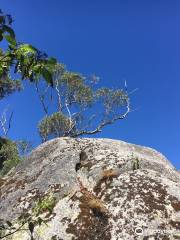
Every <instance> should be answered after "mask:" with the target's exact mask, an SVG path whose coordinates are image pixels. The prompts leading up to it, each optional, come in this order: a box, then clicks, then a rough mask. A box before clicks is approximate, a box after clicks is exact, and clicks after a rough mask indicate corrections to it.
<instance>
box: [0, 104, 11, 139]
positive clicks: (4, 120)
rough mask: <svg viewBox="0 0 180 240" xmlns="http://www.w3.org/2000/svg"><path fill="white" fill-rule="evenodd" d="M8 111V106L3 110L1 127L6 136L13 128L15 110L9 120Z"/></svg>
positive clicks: (0, 121)
mask: <svg viewBox="0 0 180 240" xmlns="http://www.w3.org/2000/svg"><path fill="white" fill-rule="evenodd" d="M7 111H8V108H6V109H5V110H4V111H3V113H2V115H1V118H0V124H1V129H2V132H3V133H4V136H5V137H7V135H8V132H9V130H10V128H11V122H12V117H13V112H11V114H10V117H9V120H7V114H6V113H7Z"/></svg>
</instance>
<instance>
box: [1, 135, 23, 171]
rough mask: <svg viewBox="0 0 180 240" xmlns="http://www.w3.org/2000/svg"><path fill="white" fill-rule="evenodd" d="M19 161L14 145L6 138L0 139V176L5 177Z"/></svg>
mask: <svg viewBox="0 0 180 240" xmlns="http://www.w3.org/2000/svg"><path fill="white" fill-rule="evenodd" d="M20 161H21V158H20V156H19V153H18V148H17V145H16V143H15V142H13V141H11V140H9V139H6V138H0V175H5V174H6V173H7V172H9V170H10V169H11V168H13V167H15V166H16V165H17V164H18V163H19V162H20Z"/></svg>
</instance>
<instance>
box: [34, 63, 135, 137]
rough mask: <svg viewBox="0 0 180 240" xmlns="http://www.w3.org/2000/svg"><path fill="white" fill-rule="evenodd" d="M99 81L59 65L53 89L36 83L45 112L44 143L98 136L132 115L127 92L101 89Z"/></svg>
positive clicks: (42, 131) (39, 126) (42, 134)
mask: <svg viewBox="0 0 180 240" xmlns="http://www.w3.org/2000/svg"><path fill="white" fill-rule="evenodd" d="M97 79H98V78H97V77H95V76H93V77H90V78H86V77H84V76H83V75H82V74H79V73H75V72H70V71H67V70H66V68H65V67H64V65H62V64H57V65H56V69H55V71H54V74H53V87H52V88H50V87H49V85H48V84H46V83H44V84H45V86H43V85H42V84H40V83H37V84H36V91H37V93H38V96H39V99H40V101H41V104H42V107H43V109H44V112H45V117H44V118H43V119H42V120H41V121H40V122H39V125H38V129H39V134H40V136H41V139H42V141H47V140H48V139H51V138H54V137H63V136H70V137H78V136H82V135H91V134H96V133H99V132H101V131H102V129H103V128H104V127H105V126H107V125H110V124H113V123H114V122H115V121H118V120H122V119H124V118H125V117H126V116H127V115H128V113H129V112H130V100H129V96H128V92H127V90H126V89H125V90H124V89H119V88H117V89H110V88H105V87H101V88H99V87H97ZM54 106H55V107H54Z"/></svg>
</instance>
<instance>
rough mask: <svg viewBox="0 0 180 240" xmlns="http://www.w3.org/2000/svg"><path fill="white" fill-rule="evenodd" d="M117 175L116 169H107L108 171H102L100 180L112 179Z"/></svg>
mask: <svg viewBox="0 0 180 240" xmlns="http://www.w3.org/2000/svg"><path fill="white" fill-rule="evenodd" d="M118 175H119V173H118V170H117V169H108V170H104V171H103V173H102V179H103V180H106V179H108V178H113V177H117V176H118Z"/></svg>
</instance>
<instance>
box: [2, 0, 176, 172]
mask: <svg viewBox="0 0 180 240" xmlns="http://www.w3.org/2000/svg"><path fill="white" fill-rule="evenodd" d="M0 8H1V9H2V10H3V11H4V12H6V13H10V14H12V15H13V17H14V19H15V22H14V25H13V26H14V29H15V31H16V34H17V39H18V40H20V41H22V42H23V41H24V42H28V43H31V44H33V45H34V46H36V47H37V48H39V49H41V50H43V51H45V52H46V53H48V55H50V56H54V57H56V58H57V59H58V60H59V61H61V62H63V63H65V64H66V65H67V67H68V69H69V70H72V71H77V72H81V73H83V74H86V75H89V74H93V73H95V74H96V75H98V76H99V77H100V78H101V84H102V85H104V86H112V87H117V86H123V84H124V80H125V79H126V80H127V83H128V88H129V90H132V89H134V88H136V87H137V88H139V90H138V91H137V92H136V93H134V95H132V99H131V101H132V105H133V108H134V109H137V110H136V111H134V112H132V113H131V114H130V115H129V117H128V118H127V119H126V120H124V121H121V122H118V123H116V124H115V125H112V126H109V127H107V128H105V129H104V131H103V133H101V134H98V135H96V137H107V138H114V139H121V140H124V141H128V142H131V143H135V144H140V145H145V146H149V147H153V148H155V149H156V150H158V151H160V152H162V153H163V154H164V155H165V156H166V157H167V158H168V159H169V160H170V161H171V162H172V163H173V164H174V166H175V167H176V168H178V169H180V161H179V157H180V146H179V145H180V110H179V103H180V28H179V26H180V14H179V12H180V1H178V0H174V1H168V0H164V1H161V0H151V1H143V0H141V1H140V0H137V1H134V0H126V1H125V0H111V1H110V0H99V1H97V0H91V1H90V0H89V1H88V0H76V1H74V0H46V1H44V0H36V1H35V0H26V1H24V0H16V1H10V0H1V2H0ZM7 105H9V106H10V109H13V111H14V118H13V126H12V129H11V131H10V135H9V136H10V137H11V138H13V139H21V138H25V139H29V140H32V141H34V143H35V145H37V144H39V143H40V139H39V137H38V133H37V129H36V126H37V123H38V121H39V120H40V119H41V118H42V116H43V112H42V110H41V108H40V105H39V102H38V99H37V96H36V94H35V91H34V89H33V86H32V85H29V84H28V85H27V86H25V90H24V91H23V92H21V93H17V94H14V95H12V96H10V97H8V98H7V99H6V100H3V101H1V104H0V110H1V111H2V109H3V108H4V107H5V106H7Z"/></svg>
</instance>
